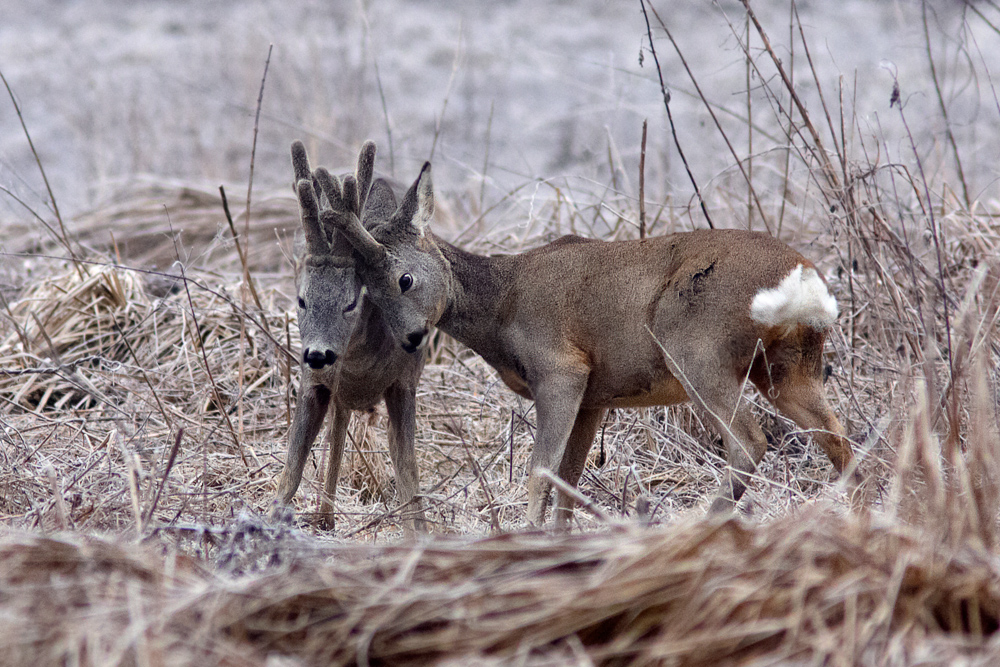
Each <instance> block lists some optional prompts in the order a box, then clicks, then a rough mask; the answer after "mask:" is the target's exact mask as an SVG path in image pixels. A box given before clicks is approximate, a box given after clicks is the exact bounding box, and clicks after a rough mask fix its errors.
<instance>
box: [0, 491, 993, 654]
mask: <svg viewBox="0 0 1000 667" xmlns="http://www.w3.org/2000/svg"><path fill="white" fill-rule="evenodd" d="M266 530H267V529H266V528H265V531H266ZM261 535H262V534H261V533H260V531H257V536H256V537H251V538H247V539H249V540H256V541H258V542H261V543H263V542H267V536H266V532H265V533H264V534H263V537H262V536H261ZM281 539H283V540H285V541H289V540H290V541H292V542H293V544H292V546H291V547H286V548H285V549H284V551H285V555H284V558H283V559H282V560H280V561H279V560H278V559H275V558H272V559H271V561H272V562H271V565H270V567H268V568H267V569H265V570H264V571H263V572H255V573H253V574H249V575H242V576H227V575H226V574H225V573H224V572H220V571H218V570H216V571H213V570H210V569H206V568H205V567H203V566H201V565H199V564H198V563H196V562H194V561H192V560H191V559H190V558H188V557H185V556H183V555H180V554H178V553H177V552H176V551H174V550H167V551H166V552H163V551H162V550H159V549H154V548H151V547H150V548H145V549H136V548H135V547H133V546H131V545H128V544H125V543H121V542H117V541H115V540H111V539H98V538H82V537H78V536H60V537H41V536H38V535H24V534H13V535H8V536H6V537H5V538H3V539H2V540H0V591H2V592H0V617H3V618H4V621H5V624H6V626H7V628H8V631H7V632H5V633H4V635H3V638H2V639H0V647H2V650H0V654H2V655H3V656H4V657H3V658H2V659H0V663H2V664H5V665H28V664H33V665H47V664H79V665H109V664H138V665H142V664H157V665H191V664H198V665H263V664H269V665H271V664H309V665H351V664H372V665H375V664H428V663H430V662H433V663H442V664H445V663H446V664H453V665H460V664H461V665H468V664H511V663H516V664H532V665H533V664H570V665H572V664H580V665H589V664H604V665H617V664H622V665H624V664H629V665H646V664H673V665H715V664H737V663H738V664H775V663H776V662H781V663H783V664H787V663H792V664H830V665H856V664H880V665H911V664H916V663H920V664H955V663H954V661H956V660H959V661H962V660H968V661H972V662H975V664H989V663H990V661H994V660H996V659H1000V645H998V644H997V642H996V641H995V640H994V636H995V633H996V630H997V628H998V622H1000V567H998V565H997V560H996V557H995V554H994V552H991V551H988V550H985V549H984V548H983V547H982V545H981V544H977V543H976V541H975V540H966V541H960V542H958V543H955V544H948V543H943V542H939V543H935V542H933V541H929V540H927V539H926V536H924V535H922V534H920V533H918V532H916V531H913V530H909V529H907V528H905V527H902V526H900V525H898V524H897V525H871V524H869V523H867V522H865V521H858V520H855V519H851V518H842V517H837V516H835V515H834V514H831V513H829V512H828V511H824V510H821V509H812V510H807V511H805V512H804V513H803V514H802V515H799V516H792V517H789V518H787V519H785V520H781V521H778V522H775V523H772V524H770V525H766V526H755V527H749V526H745V525H741V524H740V523H739V522H736V521H730V522H726V523H712V522H695V523H690V522H688V523H683V524H680V525H676V526H674V527H672V528H662V527H661V528H655V529H644V528H642V527H639V526H637V525H634V524H631V525H628V524H626V525H619V526H617V527H614V528H611V529H609V530H607V531H605V532H602V533H597V534H588V535H579V536H571V537H562V538H553V537H552V536H546V535H541V534H509V535H502V536H498V537H494V538H487V539H478V540H471V541H469V540H456V539H451V540H446V539H437V540H432V541H428V542H425V543H421V544H415V545H400V546H389V547H374V546H363V545H346V544H337V545H324V546H322V547H319V546H317V545H312V546H311V547H310V548H308V549H304V550H303V547H302V545H301V544H298V543H296V542H295V540H294V539H293V538H291V537H285V538H281ZM279 541H281V540H279ZM296 545H297V546H296ZM270 546H271V547H274V544H273V542H272V544H271V545H270ZM275 563H277V564H275ZM279 656H284V658H285V659H284V660H279V659H278V657H279ZM970 664H971V663H970ZM993 664H995V663H993Z"/></svg>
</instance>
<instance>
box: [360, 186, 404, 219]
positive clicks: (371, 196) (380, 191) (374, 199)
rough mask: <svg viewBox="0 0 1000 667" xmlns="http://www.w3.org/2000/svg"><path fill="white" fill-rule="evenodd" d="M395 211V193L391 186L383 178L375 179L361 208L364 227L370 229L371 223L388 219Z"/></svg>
mask: <svg viewBox="0 0 1000 667" xmlns="http://www.w3.org/2000/svg"><path fill="white" fill-rule="evenodd" d="M395 211H396V195H395V194H393V192H392V186H390V185H389V183H388V182H386V181H385V179H382V178H379V179H376V180H375V182H374V183H372V186H371V189H370V190H369V191H368V198H367V199H366V200H365V205H364V208H363V209H362V210H361V224H362V225H364V226H365V229H371V227H372V225H373V224H375V223H378V222H385V221H386V220H388V219H390V218H391V217H392V214H393V213H395Z"/></svg>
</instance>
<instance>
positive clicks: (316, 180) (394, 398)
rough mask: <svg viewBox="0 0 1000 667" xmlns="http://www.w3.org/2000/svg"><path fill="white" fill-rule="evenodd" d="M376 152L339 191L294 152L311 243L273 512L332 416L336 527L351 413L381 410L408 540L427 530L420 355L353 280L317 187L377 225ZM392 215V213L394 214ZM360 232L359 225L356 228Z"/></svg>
mask: <svg viewBox="0 0 1000 667" xmlns="http://www.w3.org/2000/svg"><path fill="white" fill-rule="evenodd" d="M374 162H375V144H373V143H371V142H368V143H366V144H365V145H364V146H363V147H362V148H361V152H360V154H359V156H358V165H357V170H356V172H355V174H354V175H353V176H350V175H349V176H347V177H345V178H344V180H343V181H342V182H341V181H340V180H338V179H336V178H335V177H333V176H331V175H330V174H329V172H327V171H326V170H324V169H317V170H316V172H315V174H314V173H312V172H310V170H309V160H308V157H307V156H306V150H305V147H304V146H303V145H302V143H301V142H298V141H297V142H295V143H294V144H292V165H293V168H294V170H295V189H296V194H297V196H298V200H299V211H300V217H301V220H302V231H303V236H304V241H305V243H304V244H303V245H301V246H298V247H297V253H296V255H297V257H296V291H297V296H298V321H299V333H300V338H301V341H302V365H301V369H302V370H301V377H300V380H299V392H298V401H297V403H296V406H295V417H294V418H293V420H292V426H291V430H290V431H289V437H288V458H287V460H286V462H285V468H284V471H283V472H282V475H281V479H280V481H279V483H278V492H277V495H276V497H275V502H276V503H279V504H281V505H288V504H289V503H290V502H291V500H292V498H293V497H294V496H295V491H296V490H297V489H298V487H299V483H300V482H301V480H302V470H303V467H304V466H305V463H306V457H307V456H308V454H309V449H310V448H311V447H312V444H313V441H314V440H315V439H316V435H317V434H318V433H319V430H320V427H321V426H322V425H323V420H324V418H325V416H326V414H327V413H328V412H329V414H330V417H331V420H330V425H329V428H328V431H327V442H328V444H329V447H330V453H329V465H328V466H327V470H326V483H325V487H324V494H323V500H322V504H321V515H322V516H321V519H322V521H323V523H325V525H326V526H327V527H329V528H332V527H333V523H334V511H333V504H332V501H333V499H334V494H335V492H336V490H337V476H338V474H339V472H340V463H341V458H342V455H343V452H344V442H345V440H346V437H347V427H348V424H349V422H350V419H351V412H352V411H354V410H368V409H371V408H373V407H374V406H375V405H377V404H378V402H379V401H380V400H384V401H385V406H386V412H387V413H388V417H389V455H390V456H391V458H392V463H393V467H394V468H395V471H396V485H397V487H398V490H399V497H400V502H401V503H402V505H403V506H404V512H405V513H404V516H406V517H407V520H406V521H404V528H405V529H406V531H407V532H413V531H414V530H422V529H423V528H424V517H423V510H422V507H421V504H420V498H419V496H418V492H419V482H418V476H417V460H416V454H415V451H414V429H415V424H416V389H417V382H418V380H419V379H420V373H421V371H422V370H423V366H424V355H422V354H410V353H407V352H404V351H403V350H402V349H401V348H400V346H399V345H397V344H396V338H395V336H394V335H393V334H392V333H391V331H390V329H389V328H388V327H387V325H386V322H385V320H384V318H383V316H382V311H381V310H380V309H379V308H378V306H376V305H375V304H374V303H373V302H372V301H371V299H368V298H366V296H365V290H364V286H363V284H362V282H361V280H360V278H359V276H358V274H357V272H356V271H355V267H354V258H353V253H352V250H351V246H350V244H349V243H347V241H346V239H345V238H344V236H343V235H342V234H341V233H340V232H339V231H338V230H337V229H336V228H335V227H334V226H333V225H332V224H331V221H330V220H331V218H330V214H331V211H330V210H329V209H328V208H327V207H324V209H323V210H322V211H321V210H320V198H319V197H318V196H317V192H316V189H317V188H316V186H317V185H319V186H320V189H321V191H322V192H323V193H324V194H325V195H326V197H327V201H328V202H329V201H330V199H331V198H332V199H333V202H334V203H335V204H336V205H337V206H338V207H339V208H340V209H341V210H349V211H350V212H351V215H352V216H354V219H360V220H361V221H368V220H370V219H371V220H380V219H382V218H384V217H385V212H384V211H383V210H381V209H379V208H378V207H377V206H376V204H379V203H383V204H384V203H385V202H386V201H390V199H389V198H391V197H392V196H393V195H392V191H391V189H390V190H389V198H386V197H385V194H384V192H381V188H383V187H388V186H386V185H385V184H384V182H383V181H381V180H380V181H379V186H378V187H377V188H375V190H376V191H379V193H380V194H379V196H378V197H376V198H375V199H373V200H370V199H369V191H370V190H371V183H372V175H373V170H374ZM392 207H393V209H395V205H394V203H393V204H392ZM359 224H360V223H359Z"/></svg>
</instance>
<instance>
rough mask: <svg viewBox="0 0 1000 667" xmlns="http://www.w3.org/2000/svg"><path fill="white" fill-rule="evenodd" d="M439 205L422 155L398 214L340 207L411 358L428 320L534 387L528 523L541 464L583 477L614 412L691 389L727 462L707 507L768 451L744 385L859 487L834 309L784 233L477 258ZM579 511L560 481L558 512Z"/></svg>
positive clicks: (681, 236) (540, 483)
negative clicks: (457, 242) (842, 399)
mask: <svg viewBox="0 0 1000 667" xmlns="http://www.w3.org/2000/svg"><path fill="white" fill-rule="evenodd" d="M379 208H380V210H383V207H379ZM433 210H434V195H433V189H432V186H431V169H430V163H426V164H424V167H423V169H422V171H421V172H420V175H419V176H418V178H417V180H416V181H415V182H414V183H413V185H412V186H411V187H410V189H409V191H408V192H407V193H406V195H405V197H404V198H403V200H402V203H401V204H400V205H399V207H398V208H397V209H396V210H395V211H393V212H392V213H391V214H389V215H385V216H383V217H381V218H379V219H374V218H371V217H370V218H369V219H368V220H366V221H365V224H364V225H362V224H361V222H360V221H359V220H358V217H357V216H356V215H354V213H353V212H351V211H350V210H348V209H345V208H343V207H341V208H339V209H338V210H337V211H336V215H335V216H333V217H334V221H335V222H336V224H337V225H338V226H339V228H340V229H341V230H342V231H343V232H344V234H345V235H346V236H347V238H348V239H349V240H350V242H351V244H352V245H354V247H355V249H356V250H357V251H358V258H359V262H358V264H357V270H358V272H359V273H360V274H361V278H362V281H363V283H364V284H365V286H366V287H367V289H368V293H369V296H370V297H371V298H372V299H373V300H374V301H375V302H376V303H377V304H378V305H379V307H381V308H382V310H383V314H384V316H385V318H386V321H387V322H388V325H389V328H390V329H391V330H392V332H393V334H394V335H395V337H396V339H397V340H398V341H399V343H400V346H401V347H402V348H403V349H405V350H407V351H409V352H412V353H417V352H418V351H419V350H420V349H421V347H422V346H423V345H424V344H425V342H426V341H427V337H428V334H429V332H430V328H431V327H432V326H437V327H438V328H440V329H441V330H442V331H444V332H446V333H448V334H450V335H451V336H453V337H454V338H455V339H457V340H458V341H460V342H462V343H464V344H466V345H468V346H469V347H470V348H472V349H473V350H474V351H475V352H476V353H478V354H479V355H481V356H482V357H483V358H484V359H485V360H486V361H487V362H488V363H489V364H490V365H491V366H493V368H495V369H496V370H497V372H498V373H499V375H500V378H501V379H502V380H503V381H504V383H506V385H507V386H508V387H510V388H511V389H512V390H513V391H514V392H516V393H517V394H519V395H521V396H524V397H526V398H531V399H534V401H535V409H536V411H537V420H538V427H537V432H536V438H535V446H534V449H533V451H532V456H531V461H530V464H529V465H530V470H529V481H528V510H527V517H528V520H529V521H530V522H531V523H533V524H535V525H542V524H543V523H544V521H545V513H546V506H547V504H548V500H549V495H550V491H551V482H550V480H549V478H548V477H547V476H546V475H544V474H539V473H540V471H541V470H542V469H547V470H549V471H552V472H556V473H558V475H559V476H560V477H561V478H562V479H563V480H565V482H566V483H568V484H569V485H570V487H573V486H575V485H576V484H577V482H578V480H579V478H580V475H581V473H582V471H583V467H584V463H585V461H586V457H587V452H588V451H589V450H590V447H591V445H592V443H593V440H594V435H595V433H596V430H597V428H598V426H599V425H600V423H601V421H602V419H603V417H604V415H605V412H606V411H607V410H608V409H609V408H624V407H640V406H654V405H671V404H675V403H680V402H683V401H686V400H689V399H690V400H692V401H694V403H695V405H696V406H698V407H700V408H701V409H702V410H703V411H704V412H705V413H707V414H708V415H710V416H711V418H712V420H713V421H714V422H715V423H716V424H717V425H718V426H719V429H720V431H721V433H722V435H723V440H724V442H725V445H726V451H727V456H728V461H729V466H728V468H727V471H726V474H725V476H724V480H723V483H722V487H721V489H720V491H719V494H718V495H717V497H716V499H715V501H714V502H713V504H712V506H711V509H712V511H713V512H728V511H731V510H732V509H733V508H734V506H735V504H736V502H737V501H738V500H739V499H740V497H741V496H742V495H743V493H744V491H745V490H746V486H747V484H748V483H749V482H750V478H751V476H752V474H753V473H754V471H755V470H756V467H757V464H758V463H759V462H760V460H761V458H762V457H763V456H764V452H765V450H766V448H767V441H766V439H765V437H764V433H763V431H762V430H761V428H760V425H759V424H758V423H757V421H756V420H755V419H754V417H753V416H752V414H751V412H750V410H749V408H748V407H747V405H746V403H745V402H743V401H742V400H741V396H742V390H743V386H744V384H745V383H746V381H747V379H749V381H750V382H752V383H753V384H754V385H755V386H756V387H757V389H758V390H759V391H760V392H761V394H762V395H763V396H765V397H766V398H767V399H768V400H769V401H771V403H773V404H774V405H775V407H777V408H778V409H779V410H780V411H782V412H783V413H784V414H785V415H787V416H788V417H790V418H791V419H792V420H794V421H795V422H796V423H797V424H798V425H799V426H800V427H801V428H803V429H805V430H806V431H807V432H809V433H811V434H812V435H813V436H814V438H815V439H816V441H817V442H818V443H819V444H820V446H821V447H822V448H823V450H824V451H825V452H826V454H827V456H828V457H829V458H830V460H831V461H832V462H833V465H834V467H835V468H836V469H837V471H838V472H839V473H841V474H842V475H848V476H849V477H850V479H849V480H848V483H849V485H850V486H851V488H852V490H853V489H856V485H857V483H858V482H859V481H860V475H859V474H858V473H857V470H856V467H855V465H854V455H853V452H852V448H851V444H850V441H849V440H847V438H845V437H844V429H843V427H842V426H841V425H840V423H839V422H838V421H837V418H836V416H835V415H834V413H833V411H832V410H831V408H830V405H829V404H828V403H827V400H826V397H825V396H824V393H823V381H822V376H823V343H824V338H825V335H826V331H827V329H828V328H829V327H830V326H831V325H832V324H833V322H834V320H835V318H836V317H837V303H836V300H835V299H834V298H833V296H832V295H831V294H830V293H829V291H828V290H827V287H826V283H825V282H824V281H823V279H822V278H821V277H820V275H819V274H818V273H817V271H816V268H815V266H814V265H813V264H812V263H811V262H809V260H807V259H805V258H804V257H803V256H802V255H800V254H799V253H797V252H796V251H794V250H793V249H791V248H790V247H788V246H787V245H785V244H784V243H782V242H780V241H778V240H776V239H774V238H773V237H771V236H768V235H766V234H761V233H752V232H746V231H740V230H703V231H694V232H686V233H677V234H670V235H667V236H661V237H655V238H647V239H644V240H638V241H615V242H607V241H599V240H587V239H582V238H579V237H575V236H565V237H562V238H560V239H558V240H557V241H555V242H553V243H550V244H548V245H545V246H542V247H540V248H536V249H534V250H530V251H528V252H525V253H522V254H518V255H495V256H486V257H484V256H480V255H475V254H471V253H469V252H466V251H464V250H461V249H459V248H456V247H455V246H453V245H451V244H449V243H446V242H445V241H443V240H441V239H439V238H437V237H436V236H434V234H432V233H431V232H429V231H428V230H427V229H426V227H427V224H428V222H429V220H430V218H431V215H432V213H433ZM572 510H573V498H572V497H571V496H570V495H569V494H567V493H563V492H560V494H559V502H558V508H557V512H556V521H557V524H558V525H560V526H565V524H566V522H567V521H568V520H569V519H570V518H571V516H572Z"/></svg>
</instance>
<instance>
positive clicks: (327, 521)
mask: <svg viewBox="0 0 1000 667" xmlns="http://www.w3.org/2000/svg"><path fill="white" fill-rule="evenodd" d="M330 413H331V416H332V417H333V418H332V419H331V420H330V426H329V428H328V429H327V431H326V442H327V445H328V446H329V448H330V452H329V454H330V458H329V460H328V461H327V465H326V481H325V482H324V484H323V500H322V502H321V503H320V510H319V511H320V523H321V525H322V526H323V528H325V529H326V530H333V526H334V508H333V501H334V499H335V498H336V497H337V479H338V477H339V476H340V463H341V461H343V458H344V443H345V442H346V441H347V427H348V425H349V424H350V423H351V411H350V410H348V409H347V408H345V407H343V406H339V405H337V403H336V401H334V402H333V403H332V404H331V405H330Z"/></svg>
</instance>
